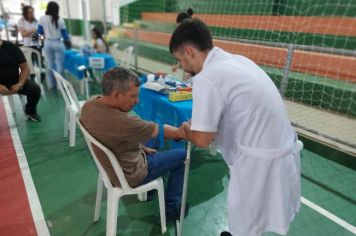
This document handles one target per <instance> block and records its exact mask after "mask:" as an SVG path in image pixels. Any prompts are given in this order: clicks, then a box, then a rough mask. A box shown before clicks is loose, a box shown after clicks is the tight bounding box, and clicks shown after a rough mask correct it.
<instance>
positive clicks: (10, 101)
mask: <svg viewBox="0 0 356 236" xmlns="http://www.w3.org/2000/svg"><path fill="white" fill-rule="evenodd" d="M7 99H8V101H9V105H10V108H11V112H12V114H15V113H16V110H15V104H14V98H13V97H12V96H11V95H10V96H8V97H7Z"/></svg>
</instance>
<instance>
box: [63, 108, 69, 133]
mask: <svg viewBox="0 0 356 236" xmlns="http://www.w3.org/2000/svg"><path fill="white" fill-rule="evenodd" d="M68 122H69V112H68V110H67V108H66V109H65V110H64V137H65V138H66V137H68Z"/></svg>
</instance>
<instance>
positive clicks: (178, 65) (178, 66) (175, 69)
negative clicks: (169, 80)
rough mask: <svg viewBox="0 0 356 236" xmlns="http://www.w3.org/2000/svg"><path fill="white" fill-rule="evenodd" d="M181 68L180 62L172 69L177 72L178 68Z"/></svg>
mask: <svg viewBox="0 0 356 236" xmlns="http://www.w3.org/2000/svg"><path fill="white" fill-rule="evenodd" d="M179 68H181V66H180V64H179V63H178V64H175V65H174V66H173V67H172V71H173V72H176V71H177V69H179Z"/></svg>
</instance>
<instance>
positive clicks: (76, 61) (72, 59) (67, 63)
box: [64, 50, 117, 79]
mask: <svg viewBox="0 0 356 236" xmlns="http://www.w3.org/2000/svg"><path fill="white" fill-rule="evenodd" d="M90 57H100V58H104V62H105V67H104V69H103V71H107V70H109V69H111V68H113V67H116V66H117V63H116V61H115V59H114V58H113V57H112V56H111V55H109V54H102V53H95V54H92V55H90ZM81 65H84V66H86V67H87V68H89V57H88V56H84V55H82V54H81V53H80V52H78V51H74V50H66V51H65V53H64V69H65V70H67V71H68V72H69V73H70V74H72V75H73V76H75V77H76V78H77V79H82V78H83V77H84V72H83V71H79V70H78V66H81Z"/></svg>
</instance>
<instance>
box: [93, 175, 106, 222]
mask: <svg viewBox="0 0 356 236" xmlns="http://www.w3.org/2000/svg"><path fill="white" fill-rule="evenodd" d="M103 189H104V183H103V181H102V180H101V178H100V174H99V177H98V187H97V190H96V201H95V213H94V222H97V221H98V220H99V218H100V206H101V198H102V197H103Z"/></svg>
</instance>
